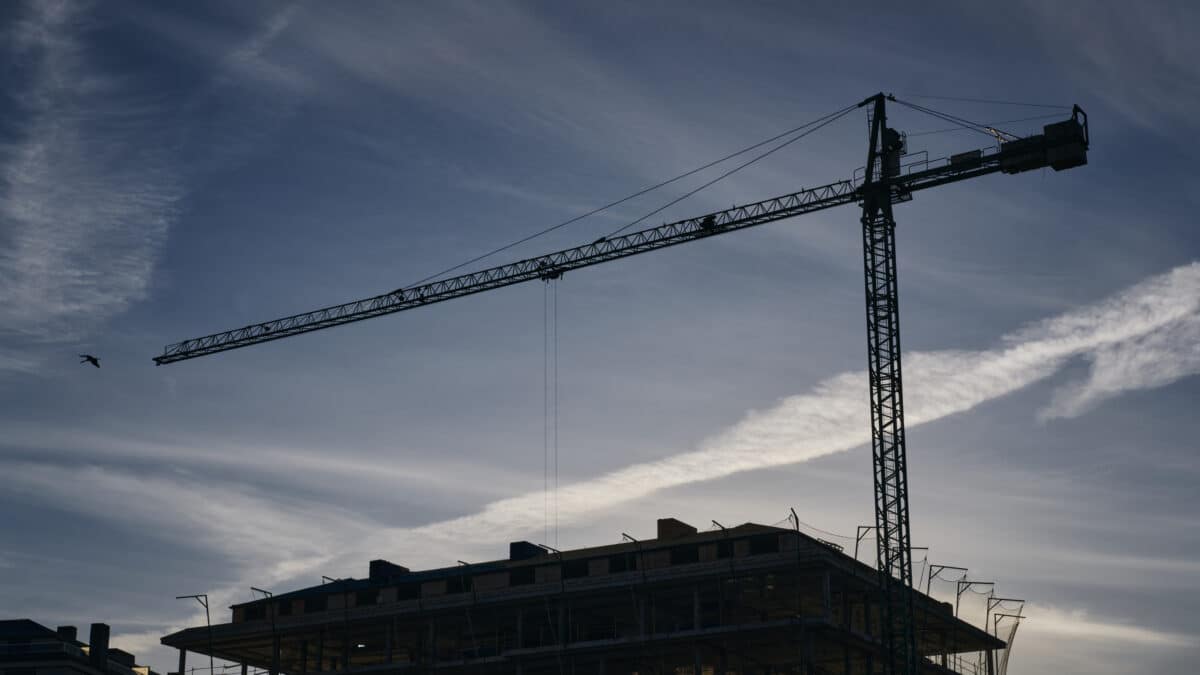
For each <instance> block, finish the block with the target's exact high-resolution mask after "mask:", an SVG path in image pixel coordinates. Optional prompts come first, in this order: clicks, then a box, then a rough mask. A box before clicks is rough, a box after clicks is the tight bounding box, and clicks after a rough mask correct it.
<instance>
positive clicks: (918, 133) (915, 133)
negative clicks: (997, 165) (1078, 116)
mask: <svg viewBox="0 0 1200 675" xmlns="http://www.w3.org/2000/svg"><path fill="white" fill-rule="evenodd" d="M1061 117H1062V115H1061V114H1059V113H1052V114H1049V115H1035V116H1033V117H1019V118H1017V119H1015V120H1000V121H999V122H989V123H988V124H987V126H989V127H997V126H999V125H1001V124H1016V123H1017V122H1032V121H1034V120H1048V119H1058V118H1061ZM951 131H974V129H963V127H962V126H961V125H960V126H956V127H951V128H949V129H931V130H929V131H912V132H909V133H906V134H905V136H907V137H909V138H915V137H917V136H932V135H933V134H945V133H949V132H951Z"/></svg>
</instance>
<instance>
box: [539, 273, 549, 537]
mask: <svg viewBox="0 0 1200 675" xmlns="http://www.w3.org/2000/svg"><path fill="white" fill-rule="evenodd" d="M548 383H550V287H548V286H545V285H544V286H542V287H541V516H542V525H541V540H542V542H548V540H550V384H548Z"/></svg>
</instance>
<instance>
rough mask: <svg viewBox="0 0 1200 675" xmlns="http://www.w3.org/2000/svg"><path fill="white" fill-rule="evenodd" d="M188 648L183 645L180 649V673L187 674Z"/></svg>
mask: <svg viewBox="0 0 1200 675" xmlns="http://www.w3.org/2000/svg"><path fill="white" fill-rule="evenodd" d="M186 668H187V650H186V649H183V648H182V647H181V648H180V649H179V675H187V671H186V670H185V669H186Z"/></svg>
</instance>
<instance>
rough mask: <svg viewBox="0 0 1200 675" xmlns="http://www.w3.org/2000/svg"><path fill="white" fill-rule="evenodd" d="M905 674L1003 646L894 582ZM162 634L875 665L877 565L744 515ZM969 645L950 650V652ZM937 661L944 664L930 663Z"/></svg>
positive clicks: (275, 669)
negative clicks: (909, 602) (905, 618)
mask: <svg viewBox="0 0 1200 675" xmlns="http://www.w3.org/2000/svg"><path fill="white" fill-rule="evenodd" d="M912 593H913V596H914V598H913V600H914V604H915V607H916V626H917V629H918V641H919V651H920V653H921V654H922V655H923V656H924V657H925V660H924V661H923V664H924V666H923V672H928V673H951V672H962V671H968V672H978V673H981V674H982V673H986V672H994V671H995V661H996V659H994V658H993V655H994V654H995V652H997V651H999V650H1002V649H1004V647H1005V643H1004V642H1003V641H1001V640H999V639H997V638H995V637H992V636H991V635H989V634H988V633H987V632H985V631H983V630H980V629H979V628H976V627H974V626H972V625H971V624H969V623H967V622H965V621H962V620H959V619H956V618H955V617H954V616H953V612H952V609H951V607H950V605H948V604H946V603H942V602H938V601H937V600H934V599H933V598H930V597H929V596H927V595H925V594H923V593H920V592H918V591H912ZM232 610H233V612H232V614H233V615H232V620H231V621H230V622H229V623H225V624H219V625H214V626H212V631H211V636H210V634H209V631H208V629H207V628H206V627H203V626H201V627H196V628H189V629H186V630H183V631H180V632H177V633H173V634H171V635H168V636H166V637H164V638H162V643H163V644H165V645H168V646H171V647H175V648H178V649H180V650H181V663H182V662H183V655H184V654H185V653H186V651H194V652H198V653H201V654H208V653H209V645H210V639H211V645H212V647H211V649H212V652H213V654H214V655H215V656H216V657H217V658H220V659H226V660H229V661H233V662H237V663H242V664H245V666H246V667H248V668H254V669H262V670H266V671H268V672H270V673H288V674H289V675H312V674H316V673H407V672H412V673H421V672H431V673H432V672H439V673H447V674H448V675H449V674H457V673H462V674H463V675H475V674H478V675H543V674H544V675H650V674H654V675H771V674H773V673H784V672H787V673H800V674H804V675H808V674H816V673H838V674H846V675H850V674H859V673H868V674H869V673H879V672H882V671H883V667H884V663H883V651H882V650H883V646H882V642H881V640H880V637H879V636H880V634H881V633H880V630H881V610H880V594H879V578H878V575H877V573H876V571H875V569H874V568H873V567H871V566H869V565H864V564H862V563H860V562H858V561H856V560H854V559H853V558H851V557H850V556H848V555H845V554H844V553H842V552H841V549H840V548H839V547H837V546H836V545H833V544H829V543H827V542H823V541H820V540H817V539H813V538H811V537H808V536H806V535H805V534H803V533H800V532H798V531H795V530H792V529H786V528H778V527H769V526H765V525H756V524H745V525H740V526H738V527H732V528H728V529H719V530H714V531H709V532H698V531H697V530H696V528H694V527H691V526H689V525H687V524H686V523H682V522H680V521H678V520H674V519H670V518H668V519H663V520H660V521H658V536H657V537H656V538H655V539H652V540H644V541H636V540H632V539H630V540H629V541H625V542H622V543H620V544H614V545H609V546H598V547H593V548H583V549H576V550H572V551H562V552H561V553H560V552H558V551H554V550H547V549H545V548H542V547H539V546H536V545H534V544H531V543H529V542H515V543H513V544H511V545H510V546H509V555H508V558H507V559H505V560H495V561H490V562H482V563H474V564H459V565H457V566H455V567H446V568H441V569H434V570H426V571H411V570H409V569H408V568H406V567H403V566H401V565H397V564H394V563H391V562H388V561H386V560H373V561H371V563H370V571H369V575H368V576H367V578H363V579H339V580H334V581H330V582H328V583H324V584H321V585H319V586H313V587H310V588H305V589H301V590H297V591H293V592H290V593H284V594H279V595H275V596H274V597H270V598H263V599H261V600H256V601H254V602H247V603H243V604H239V605H234V606H233V608H232ZM967 653H970V654H972V655H973V656H972V658H971V659H970V660H969V662H970V664H971V665H970V667H969V668H968V667H966V666H964V665H962V664H964V663H967V662H968V660H966V659H961V658H955V657H954V655H956V654H967ZM946 664H951V665H953V664H958V665H954V668H948V667H947V665H946Z"/></svg>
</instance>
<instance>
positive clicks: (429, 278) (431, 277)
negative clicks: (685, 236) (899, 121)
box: [405, 104, 858, 288]
mask: <svg viewBox="0 0 1200 675" xmlns="http://www.w3.org/2000/svg"><path fill="white" fill-rule="evenodd" d="M856 107H858V104H854V105H850V106H846V107H845V108H842V109H841V110H838V111H835V112H832V113H829V114H828V115H822V116H821V117H818V118H816V119H814V120H812V121H810V122H805V123H804V124H801V125H800V126H797V127H792V128H791V129H788V130H787V131H784V132H782V133H778V134H776V135H774V136H772V137H770V138H767V139H765V140H762V141H759V142H758V143H755V144H754V145H748V146H746V147H744V148H742V149H741V150H738V151H736V152H732V153H730V154H728V155H725V156H724V157H721V158H720V159H715V160H713V161H711V162H708V163H707V164H704V165H702V166H698V167H696V168H694V169H691V170H689V171H685V172H684V173H681V174H679V175H677V176H675V177H674V178H668V179H667V180H664V181H661V182H659V183H655V184H654V185H651V186H649V187H646V188H642V189H641V190H638V191H637V192H634V193H632V194H630V195H627V196H625V197H622V198H620V199H617V200H614V201H611V202H609V203H607V204H605V205H603V206H598V207H596V208H594V209H592V210H591V211H588V212H587V213H583V214H580V215H578V216H575V217H573V218H569V219H567V220H564V221H562V222H561V223H557V224H555V225H551V226H550V227H547V228H545V229H542V230H539V231H537V232H534V233H533V234H530V235H527V236H525V237H522V238H520V239H517V240H516V241H513V242H511V243H508V244H505V245H504V246H501V247H499V248H495V249H492V250H491V251H488V252H487V253H484V254H482V255H478V256H475V257H474V258H471V259H470V260H466V261H464V262H461V263H459V264H457V265H454V266H453V267H447V268H446V269H444V270H442V271H440V272H437V273H435V274H431V275H429V276H427V277H425V278H423V279H418V280H417V281H414V282H413V283H411V284H408V286H405V288H409V287H412V286H417V285H419V284H423V283H426V282H428V281H432V280H434V279H437V278H438V277H440V276H443V275H445V274H449V273H450V272H454V271H456V270H459V269H462V268H463V267H466V266H467V265H470V264H472V263H477V262H479V261H480V260H483V259H485V258H489V257H491V256H493V255H495V254H497V253H501V252H503V251H507V250H509V249H511V248H513V247H515V246H519V245H521V244H524V243H525V242H528V241H532V240H534V239H536V238H538V237H541V236H543V235H546V234H549V233H551V232H553V231H555V230H558V229H560V228H563V227H566V226H567V225H570V224H572V223H577V222H579V221H581V220H583V219H584V218H587V217H589V216H594V215H596V214H597V213H600V212H602V211H607V210H608V209H611V208H612V207H614V206H620V205H621V204H624V203H625V202H628V201H630V200H632V199H636V198H637V197H641V196H642V195H644V194H647V193H649V192H653V191H654V190H657V189H659V188H661V187H665V186H667V185H670V184H671V183H675V182H677V181H680V180H683V179H684V178H687V177H688V176H693V175H695V174H697V173H700V172H701V171H704V170H705V169H710V168H712V167H714V166H716V165H718V164H721V163H723V162H726V161H729V160H731V159H733V158H734V157H737V156H739V155H744V154H746V153H747V152H750V151H751V150H757V149H758V148H761V147H762V146H764V145H767V144H769V143H773V142H775V141H777V140H779V139H781V138H786V137H788V136H791V135H792V134H795V133H797V132H799V131H803V130H804V129H807V128H809V127H811V126H814V125H818V124H819V125H821V126H824V125H825V124H826V123H828V122H827V120H828V121H832V120H829V118H830V117H833V116H840V115H842V114H845V113H846V112H849V111H850V110H853V109H854V108H856ZM818 128H819V127H818ZM811 131H816V129H812V130H811ZM805 135H807V134H805ZM795 140H799V139H795ZM790 143H791V141H789V144H790ZM777 149H778V148H776V150H777ZM771 152H774V150H772V151H771ZM767 154H771V153H767ZM763 156H765V155H763ZM758 159H761V157H759V158H758ZM758 159H755V160H754V161H758ZM750 163H753V162H750ZM740 168H742V167H739V169H740ZM722 178H724V176H722ZM718 180H719V179H718ZM714 182H715V181H714ZM705 187H707V186H705ZM668 206H669V205H668ZM663 208H666V207H663ZM656 213H657V212H656ZM651 215H654V214H653V213H651V214H647V215H646V216H644V217H643V219H644V218H648V217H650V216H651ZM640 220H641V219H639V221H635V222H640Z"/></svg>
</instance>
